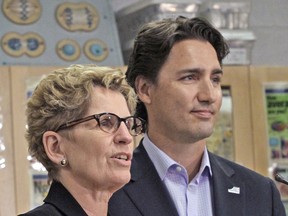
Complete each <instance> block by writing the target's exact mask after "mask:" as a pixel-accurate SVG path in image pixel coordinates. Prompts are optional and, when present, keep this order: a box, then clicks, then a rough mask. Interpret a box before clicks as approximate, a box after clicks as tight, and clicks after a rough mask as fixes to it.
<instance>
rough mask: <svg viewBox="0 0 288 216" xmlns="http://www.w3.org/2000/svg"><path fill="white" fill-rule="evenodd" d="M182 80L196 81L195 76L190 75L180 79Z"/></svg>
mask: <svg viewBox="0 0 288 216" xmlns="http://www.w3.org/2000/svg"><path fill="white" fill-rule="evenodd" d="M182 79H183V80H196V79H197V76H196V75H195V74H191V75H188V76H185V77H183V78H182Z"/></svg>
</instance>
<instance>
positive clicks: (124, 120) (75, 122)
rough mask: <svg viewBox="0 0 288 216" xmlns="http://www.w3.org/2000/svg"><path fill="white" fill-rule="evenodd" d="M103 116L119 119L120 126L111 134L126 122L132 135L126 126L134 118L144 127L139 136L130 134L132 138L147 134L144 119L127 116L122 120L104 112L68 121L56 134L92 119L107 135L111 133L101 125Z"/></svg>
mask: <svg viewBox="0 0 288 216" xmlns="http://www.w3.org/2000/svg"><path fill="white" fill-rule="evenodd" d="M103 115H112V116H115V117H116V118H117V119H118V126H117V128H116V129H115V131H113V132H111V133H115V132H116V131H117V130H118V129H119V127H120V125H121V122H124V124H125V125H126V127H127V129H128V131H129V133H130V129H129V128H128V125H127V124H126V120H127V119H129V118H133V119H138V120H140V122H141V127H142V129H141V131H140V132H139V133H137V134H131V133H130V135H131V136H137V135H139V134H141V133H144V132H145V126H146V125H145V124H146V121H145V120H144V119H142V118H140V117H136V116H127V117H125V118H121V117H119V116H118V115H116V114H114V113H109V112H104V113H99V114H93V115H90V116H86V117H83V118H79V119H75V120H72V121H68V122H66V123H64V124H62V125H60V126H59V127H58V128H57V129H56V130H55V132H58V131H60V130H64V129H67V128H70V127H73V126H75V125H78V124H80V123H83V122H86V121H90V120H92V119H95V120H96V122H97V123H98V125H99V128H100V129H101V130H102V131H104V132H105V133H110V132H107V131H105V130H103V129H102V127H101V123H100V121H99V118H100V117H101V116H103ZM111 133H110V134H111Z"/></svg>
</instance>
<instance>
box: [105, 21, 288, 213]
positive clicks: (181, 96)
mask: <svg viewBox="0 0 288 216" xmlns="http://www.w3.org/2000/svg"><path fill="white" fill-rule="evenodd" d="M228 52H229V50H228V46H227V44H226V43H225V41H224V39H223V37H222V35H221V34H220V33H219V32H218V31H217V30H216V29H215V28H213V27H212V26H211V25H210V24H209V23H207V22H206V21H204V20H202V19H199V18H193V19H188V18H185V17H178V18H177V19H176V20H172V19H168V20H163V21H156V22H151V23H148V24H146V25H144V26H143V27H142V28H141V29H140V31H139V33H138V35H137V37H136V39H135V44H134V50H133V53H132V55H131V57H130V62H129V65H128V70H127V81H128V83H129V84H130V85H131V86H133V87H134V89H135V90H136V92H137V94H138V97H139V99H140V101H141V103H139V104H138V107H137V114H138V115H139V116H141V117H142V118H144V119H146V120H147V121H148V127H147V131H146V133H145V135H144V139H143V140H142V141H141V143H140V145H139V146H138V147H137V148H136V150H135V152H134V156H133V161H132V167H131V180H130V183H128V184H127V185H126V186H125V187H124V188H123V189H121V190H120V191H118V192H116V193H115V194H114V195H113V197H112V198H111V200H110V202H109V213H110V215H112V216H114V215H121V216H122V215H123V216H124V215H125V216H137V215H145V216H157V215H159V216H167V215H168V216H170V215H180V216H186V215H187V216H191V215H193V216H194V215H197V216H212V215H214V216H232V215H233V216H238V215H239V216H240V215H242V216H257V215H259V216H264V215H267V216H268V215H275V216H276V215H277V216H279V215H280V216H282V215H285V211H284V207H283V204H282V202H281V200H280V195H279V192H278V191H277V189H276V187H275V184H274V183H273V181H272V180H271V179H269V178H266V177H263V176H261V175H259V174H257V173H256V172H253V171H251V170H248V169H247V168H244V167H242V166H240V165H238V164H236V163H233V162H231V161H228V160H226V159H223V158H220V157H219V156H216V155H214V154H212V153H210V152H208V150H207V148H206V138H207V137H209V136H210V135H211V134H212V132H213V127H214V124H215V119H216V115H217V114H218V112H219V110H220V107H221V100H222V92H221V78H222V76H223V71H222V60H223V58H224V57H225V56H226V55H227V54H228Z"/></svg>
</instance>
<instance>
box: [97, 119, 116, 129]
mask: <svg viewBox="0 0 288 216" xmlns="http://www.w3.org/2000/svg"><path fill="white" fill-rule="evenodd" d="M100 124H101V126H102V127H107V128H111V127H113V123H112V121H111V119H103V120H102V121H101V122H100Z"/></svg>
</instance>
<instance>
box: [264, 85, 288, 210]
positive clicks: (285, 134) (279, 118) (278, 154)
mask: <svg viewBox="0 0 288 216" xmlns="http://www.w3.org/2000/svg"><path fill="white" fill-rule="evenodd" d="M264 92H265V94H264V96H265V101H266V104H265V108H266V122H267V135H268V158H269V164H270V167H269V170H270V175H271V178H272V179H274V177H275V175H276V173H278V174H280V175H281V176H282V177H283V178H284V179H288V83H287V82H286V83H284V82H274V83H266V84H265V85H264ZM275 183H276V186H277V188H278V190H279V192H280V194H281V199H282V201H283V204H284V206H285V209H286V212H287V213H288V186H287V185H286V184H282V183H279V182H275Z"/></svg>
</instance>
